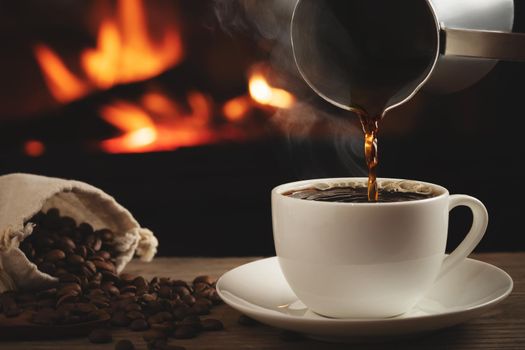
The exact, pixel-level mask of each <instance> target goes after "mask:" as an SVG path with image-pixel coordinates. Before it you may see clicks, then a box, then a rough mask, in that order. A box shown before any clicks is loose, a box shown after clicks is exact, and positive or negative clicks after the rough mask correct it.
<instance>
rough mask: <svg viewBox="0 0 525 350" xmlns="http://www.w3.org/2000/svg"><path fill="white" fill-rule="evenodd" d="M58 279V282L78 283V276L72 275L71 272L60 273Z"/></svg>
mask: <svg viewBox="0 0 525 350" xmlns="http://www.w3.org/2000/svg"><path fill="white" fill-rule="evenodd" d="M58 280H59V281H60V282H62V283H68V282H71V283H76V284H78V285H80V278H78V276H76V275H74V274H72V273H65V274H62V275H60V277H59V278H58Z"/></svg>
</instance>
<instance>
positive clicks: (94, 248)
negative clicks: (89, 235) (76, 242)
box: [91, 237, 102, 252]
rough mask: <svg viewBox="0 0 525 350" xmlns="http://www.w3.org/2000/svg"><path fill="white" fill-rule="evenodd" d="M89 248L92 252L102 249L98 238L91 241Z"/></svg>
mask: <svg viewBox="0 0 525 350" xmlns="http://www.w3.org/2000/svg"><path fill="white" fill-rule="evenodd" d="M91 248H93V250H94V251H96V252H98V251H99V250H100V248H102V240H101V239H100V238H98V237H95V240H94V241H93V245H91Z"/></svg>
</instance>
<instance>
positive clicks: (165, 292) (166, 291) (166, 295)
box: [159, 286, 172, 299]
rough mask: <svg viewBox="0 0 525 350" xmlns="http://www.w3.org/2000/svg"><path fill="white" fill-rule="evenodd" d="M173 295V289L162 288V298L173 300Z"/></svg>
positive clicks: (160, 290)
mask: <svg viewBox="0 0 525 350" xmlns="http://www.w3.org/2000/svg"><path fill="white" fill-rule="evenodd" d="M171 293H172V291H171V288H170V287H168V286H162V287H160V289H159V296H160V297H161V298H169V299H171Z"/></svg>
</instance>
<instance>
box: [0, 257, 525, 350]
mask: <svg viewBox="0 0 525 350" xmlns="http://www.w3.org/2000/svg"><path fill="white" fill-rule="evenodd" d="M473 258H475V259H478V260H482V261H486V262H488V263H491V264H494V265H496V266H498V267H500V268H502V269H504V270H505V271H507V272H508V273H509V274H510V275H511V276H512V278H513V279H514V283H515V284H514V291H513V292H512V294H511V295H510V296H509V297H508V298H507V299H506V300H505V301H503V302H502V303H501V304H499V305H498V306H497V307H496V308H495V309H493V310H492V311H489V312H488V313H487V314H486V315H484V316H483V317H481V318H478V319H475V320H472V321H470V322H468V323H466V324H463V325H459V326H456V327H453V328H450V329H447V330H443V331H439V332H435V333H433V334H430V335H426V336H424V337H419V338H412V339H408V340H402V341H396V342H388V343H375V344H355V345H344V344H332V343H323V342H318V341H314V340H310V339H304V338H303V339H293V340H291V339H288V338H287V337H285V336H284V334H283V332H282V331H281V330H279V329H275V328H271V327H268V326H264V325H257V326H254V327H246V326H241V325H240V324H238V322H237V321H238V318H239V315H240V314H239V313H238V312H237V311H235V310H233V309H231V308H230V307H228V306H227V305H224V304H223V305H220V306H218V307H216V308H214V309H213V311H212V314H211V315H210V317H214V318H218V319H221V320H222V321H223V322H224V324H225V328H226V329H225V330H224V331H222V332H209V333H203V334H201V335H200V336H199V337H198V338H195V339H189V340H171V341H170V343H171V344H177V345H182V346H184V347H186V348H187V349H188V350H191V349H214V350H220V349H228V350H229V349H292V350H293V349H301V350H303V349H323V350H324V349H326V350H335V349H418V350H419V349H476V350H481V349H498V350H502V349H525V253H493V254H476V255H474V256H473ZM256 259H257V258H157V259H155V261H153V262H152V263H149V264H146V263H142V262H139V261H133V262H132V263H130V264H129V265H128V267H127V269H126V270H127V271H128V272H131V273H135V274H141V275H144V276H147V277H151V276H154V275H155V276H170V277H173V278H178V279H185V280H192V279H193V278H194V277H195V276H197V275H201V274H208V275H212V276H215V277H219V276H220V275H221V274H223V273H224V272H226V271H228V270H229V269H231V268H233V267H236V266H238V265H241V264H244V263H246V262H249V261H253V260H256ZM114 338H115V339H116V340H118V339H124V338H126V339H131V340H132V341H133V342H134V343H135V345H136V347H137V349H146V346H145V343H144V341H143V340H142V337H141V335H140V333H133V332H129V331H124V330H119V331H115V332H114ZM113 348H114V343H113V344H105V345H93V344H90V343H89V342H88V340H87V339H70V340H63V341H53V342H49V341H38V342H28V341H20V342H0V350H4V349H5V350H7V349H20V350H22V349H23V350H28V349H68V350H74V349H91V350H94V349H113Z"/></svg>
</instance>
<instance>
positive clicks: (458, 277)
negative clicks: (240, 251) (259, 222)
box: [217, 257, 513, 342]
mask: <svg viewBox="0 0 525 350" xmlns="http://www.w3.org/2000/svg"><path fill="white" fill-rule="evenodd" d="M512 286H513V282H512V278H510V276H509V275H508V274H507V273H506V272H505V271H503V270H501V269H499V268H497V267H495V266H493V265H490V264H487V263H484V262H481V261H477V260H473V259H467V260H465V262H463V263H462V264H461V265H459V266H458V267H457V268H456V269H454V270H453V271H451V272H450V273H448V274H447V275H445V276H444V277H443V278H441V279H440V280H439V281H438V282H437V283H436V284H435V285H434V287H433V289H432V290H431V291H430V292H429V293H428V295H427V296H426V297H425V298H424V299H423V300H422V301H421V302H420V303H419V304H418V305H417V306H416V307H415V308H414V309H413V310H411V311H409V312H407V313H405V314H403V315H400V316H397V317H393V318H388V319H332V318H327V317H323V316H320V315H318V314H315V313H313V312H312V311H310V310H309V309H308V308H307V307H306V306H305V305H304V304H303V303H302V302H301V301H300V300H298V298H297V297H296V296H295V294H294V293H293V292H292V290H291V288H290V286H289V285H288V283H287V282H286V280H285V279H284V276H283V274H282V272H281V269H280V266H279V262H278V260H277V257H272V258H267V259H262V260H258V261H254V262H252V263H249V264H245V265H242V266H239V267H237V268H235V269H233V270H231V271H229V272H227V273H225V274H224V275H223V276H222V277H221V278H220V279H219V281H218V282H217V291H218V293H219V295H220V296H221V298H222V299H223V300H224V301H225V302H226V303H227V304H228V305H230V306H231V307H233V308H234V309H237V310H238V311H240V312H242V313H243V314H245V315H248V316H250V317H252V318H254V319H256V320H258V321H260V322H262V323H265V324H267V325H270V326H274V327H278V328H283V329H287V330H291V331H295V332H299V333H303V334H305V335H307V336H310V337H312V338H316V339H323V340H329V341H343V342H347V341H361V340H367V339H368V340H370V339H371V337H374V338H376V339H377V337H388V338H390V337H398V336H409V335H411V334H415V333H422V332H428V331H433V330H437V329H441V328H445V327H449V326H453V325H456V324H458V323H461V322H465V321H467V320H469V319H472V318H475V317H477V316H480V315H481V314H482V313H484V312H486V311H487V310H488V309H489V308H492V307H494V306H495V305H496V304H498V303H499V302H501V301H502V300H503V299H505V298H506V297H507V296H508V295H509V294H510V292H511V291H512Z"/></svg>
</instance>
